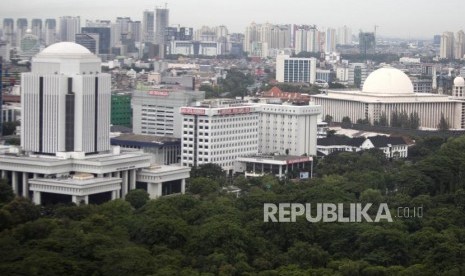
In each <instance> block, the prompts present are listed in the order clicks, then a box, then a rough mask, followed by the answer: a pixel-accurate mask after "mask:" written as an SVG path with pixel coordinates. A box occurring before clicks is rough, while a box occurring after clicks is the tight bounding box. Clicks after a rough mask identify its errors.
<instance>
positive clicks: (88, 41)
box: [75, 33, 100, 55]
mask: <svg viewBox="0 0 465 276" xmlns="http://www.w3.org/2000/svg"><path fill="white" fill-rule="evenodd" d="M75 41H76V43H77V44H79V45H82V46H84V47H86V48H87V49H88V50H89V51H91V52H92V53H93V54H96V55H98V54H99V49H100V47H99V41H100V38H99V35H98V34H93V33H90V34H76V38H75Z"/></svg>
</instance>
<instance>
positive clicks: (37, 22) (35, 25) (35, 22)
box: [31, 18, 42, 40]
mask: <svg viewBox="0 0 465 276" xmlns="http://www.w3.org/2000/svg"><path fill="white" fill-rule="evenodd" d="M31 31H32V34H33V35H35V36H37V37H38V38H39V40H42V19H39V18H34V19H32V21H31Z"/></svg>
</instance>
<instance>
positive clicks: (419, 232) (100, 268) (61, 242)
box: [0, 137, 465, 275]
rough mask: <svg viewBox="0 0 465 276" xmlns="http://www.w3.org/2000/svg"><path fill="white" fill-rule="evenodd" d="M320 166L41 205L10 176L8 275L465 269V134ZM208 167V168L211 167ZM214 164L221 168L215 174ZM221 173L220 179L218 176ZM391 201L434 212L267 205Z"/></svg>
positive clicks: (5, 232)
mask: <svg viewBox="0 0 465 276" xmlns="http://www.w3.org/2000/svg"><path fill="white" fill-rule="evenodd" d="M410 152H411V159H410V160H407V161H399V160H386V159H385V158H384V155H383V154H382V153H381V152H379V151H366V152H363V153H340V154H336V155H330V156H328V157H327V158H325V159H324V160H322V161H320V162H319V164H318V165H317V166H316V168H315V172H316V173H317V174H318V176H317V178H315V179H313V180H310V181H308V182H294V181H282V182H280V181H278V180H277V179H275V178H274V177H272V176H265V177H262V178H257V179H252V180H246V179H244V178H243V177H238V178H236V179H234V184H235V185H236V186H239V187H242V188H243V193H242V196H240V197H238V198H236V197H235V196H233V195H231V194H226V193H225V192H222V190H221V186H223V185H224V181H223V180H222V178H221V177H216V176H218V172H217V171H216V168H215V166H207V167H206V168H205V167H204V168H201V169H200V170H197V171H195V173H196V176H197V177H195V178H193V179H191V181H190V186H188V194H186V195H183V196H175V197H166V198H161V199H158V200H149V201H146V194H145V193H143V192H141V191H138V192H133V193H132V195H131V197H129V199H128V201H129V202H128V201H124V200H115V201H111V202H108V203H105V204H103V205H100V206H80V207H76V206H53V207H47V208H44V207H42V208H39V207H37V206H34V205H33V204H32V203H30V202H29V201H27V200H25V199H21V198H15V199H13V198H12V196H11V189H9V188H8V185H5V183H0V188H1V189H0V190H1V191H2V193H1V194H0V201H1V202H0V204H2V205H1V209H0V231H2V232H0V260H1V261H0V271H1V272H2V275H464V274H465V213H464V212H465V166H464V165H465V137H459V138H454V139H450V140H448V141H447V142H445V141H444V140H442V139H440V138H425V139H423V140H419V141H417V146H415V147H413V148H412V149H411V151H410ZM202 170H203V171H202ZM205 170H208V171H210V172H211V173H212V175H206V172H205ZM207 177H213V178H207ZM279 202H300V203H316V202H320V203H324V202H334V203H350V202H362V203H363V202H372V203H381V202H386V203H388V205H389V208H390V209H391V213H392V214H393V215H394V214H396V210H397V207H418V206H422V207H423V208H424V214H423V217H421V218H419V217H416V218H394V222H392V223H388V222H380V223H367V222H364V223H323V222H321V223H310V222H307V221H306V220H305V219H304V218H298V219H297V222H295V223H271V222H270V223H264V222H263V204H264V203H279Z"/></svg>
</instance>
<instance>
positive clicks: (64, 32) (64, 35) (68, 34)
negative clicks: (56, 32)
mask: <svg viewBox="0 0 465 276" xmlns="http://www.w3.org/2000/svg"><path fill="white" fill-rule="evenodd" d="M80 32H81V18H80V17H79V16H77V17H73V16H64V17H60V41H71V42H74V39H75V38H76V34H78V33H80Z"/></svg>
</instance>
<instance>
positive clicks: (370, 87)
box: [362, 67, 414, 94]
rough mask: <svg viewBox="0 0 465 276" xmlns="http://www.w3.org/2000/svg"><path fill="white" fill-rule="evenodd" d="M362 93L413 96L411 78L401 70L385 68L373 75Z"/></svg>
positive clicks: (367, 80)
mask: <svg viewBox="0 0 465 276" xmlns="http://www.w3.org/2000/svg"><path fill="white" fill-rule="evenodd" d="M362 91H363V92H364V93H371V94H413V93H414V92H413V84H412V81H411V80H410V78H409V77H408V76H407V75H406V74H405V73H404V72H402V71H401V70H399V69H396V68H392V67H385V68H381V69H378V70H376V71H374V72H373V73H371V74H370V75H369V76H368V77H367V78H366V80H365V83H364V84H363V89H362Z"/></svg>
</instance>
